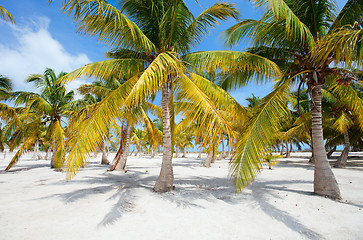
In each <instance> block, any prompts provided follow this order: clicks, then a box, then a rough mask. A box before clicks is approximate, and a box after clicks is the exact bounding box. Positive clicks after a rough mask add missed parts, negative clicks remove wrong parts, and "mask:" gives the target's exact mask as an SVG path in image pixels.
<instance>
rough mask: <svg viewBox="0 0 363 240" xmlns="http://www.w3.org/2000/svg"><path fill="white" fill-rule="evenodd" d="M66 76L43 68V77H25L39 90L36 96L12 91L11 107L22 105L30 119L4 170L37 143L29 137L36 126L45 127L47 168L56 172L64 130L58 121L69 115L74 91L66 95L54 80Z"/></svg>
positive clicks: (61, 151)
mask: <svg viewBox="0 0 363 240" xmlns="http://www.w3.org/2000/svg"><path fill="white" fill-rule="evenodd" d="M64 75H66V73H64V72H61V73H60V74H58V75H56V74H55V72H54V71H53V70H52V69H50V68H47V69H46V70H45V72H44V74H32V75H30V76H29V77H28V78H27V82H28V83H33V84H34V85H35V87H37V88H38V89H39V90H40V93H34V92H16V93H14V94H15V98H16V99H15V104H17V105H20V104H21V105H25V106H26V108H27V113H26V114H28V115H29V116H28V117H27V119H28V118H30V119H32V120H31V121H30V123H31V124H30V125H29V124H28V125H29V130H28V131H27V129H28V128H24V127H23V128H22V130H23V131H25V132H24V134H23V135H24V138H23V139H22V142H23V144H22V147H21V148H20V149H19V151H18V153H19V154H16V155H15V156H14V158H13V159H12V160H11V162H10V163H9V165H8V167H7V170H9V169H10V168H11V166H12V165H14V164H15V163H16V162H17V161H18V160H19V158H20V157H21V155H22V153H23V152H24V151H25V150H26V149H27V148H28V146H29V145H30V144H32V143H34V141H37V139H38V138H37V137H36V136H38V135H36V134H31V132H33V131H34V132H37V131H38V130H37V129H40V125H46V126H47V134H46V135H47V136H48V137H49V139H51V144H52V146H53V147H52V149H53V155H52V158H51V167H52V168H57V169H59V168H60V167H61V166H62V164H63V161H64V156H65V150H66V146H65V141H66V135H65V130H64V128H63V126H62V118H64V117H66V116H69V115H70V113H71V112H72V109H71V107H72V106H73V104H74V103H73V102H72V100H73V96H74V92H73V91H70V92H67V91H66V88H65V86H64V85H63V84H62V83H59V82H58V79H59V78H61V77H62V76H64Z"/></svg>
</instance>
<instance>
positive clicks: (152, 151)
mask: <svg viewBox="0 0 363 240" xmlns="http://www.w3.org/2000/svg"><path fill="white" fill-rule="evenodd" d="M154 157H155V151H154V148H151V158H154Z"/></svg>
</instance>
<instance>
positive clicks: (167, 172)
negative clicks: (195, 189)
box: [154, 83, 174, 192]
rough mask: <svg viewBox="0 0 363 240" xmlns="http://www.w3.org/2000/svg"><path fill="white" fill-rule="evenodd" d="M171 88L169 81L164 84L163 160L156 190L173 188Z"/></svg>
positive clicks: (166, 190)
mask: <svg viewBox="0 0 363 240" xmlns="http://www.w3.org/2000/svg"><path fill="white" fill-rule="evenodd" d="M169 103H170V89H169V86H168V84H167V83H163V86H162V100H161V106H162V110H163V147H164V148H163V160H162V163H161V170H160V175H159V177H158V179H157V180H156V182H155V186H154V190H155V191H156V192H169V191H171V190H173V182H174V173H173V164H172V159H173V149H172V141H171V137H172V136H171V127H170V108H169Z"/></svg>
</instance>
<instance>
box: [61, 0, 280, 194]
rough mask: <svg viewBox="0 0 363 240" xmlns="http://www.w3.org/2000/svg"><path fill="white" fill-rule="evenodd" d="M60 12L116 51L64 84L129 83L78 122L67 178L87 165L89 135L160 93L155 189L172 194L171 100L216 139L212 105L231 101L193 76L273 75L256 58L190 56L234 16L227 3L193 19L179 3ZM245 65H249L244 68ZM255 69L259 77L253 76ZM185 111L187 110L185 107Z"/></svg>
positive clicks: (100, 5) (69, 6)
mask: <svg viewBox="0 0 363 240" xmlns="http://www.w3.org/2000/svg"><path fill="white" fill-rule="evenodd" d="M64 5H65V6H64V9H65V11H68V13H72V12H73V14H74V18H75V20H77V21H78V23H79V29H78V30H79V31H80V32H83V33H87V34H90V35H92V36H98V39H99V40H100V41H103V42H105V43H107V44H109V45H110V46H111V47H112V48H114V49H115V50H114V51H113V54H117V55H118V57H117V59H113V60H106V61H102V62H97V63H92V64H89V65H86V66H85V67H82V68H80V69H78V70H76V71H74V72H72V73H70V74H68V75H67V76H66V77H65V78H63V80H64V81H70V80H72V79H75V78H78V77H81V76H91V77H100V76H102V77H103V78H105V77H107V76H110V75H112V76H114V77H118V78H121V77H126V78H127V79H129V80H128V81H126V83H125V84H123V85H122V86H121V87H120V88H118V89H117V90H115V91H114V92H113V93H112V94H110V95H109V97H108V98H106V99H104V100H103V101H102V102H101V104H100V106H99V108H98V110H97V112H95V113H94V114H93V117H92V119H89V120H88V121H84V123H82V124H87V126H80V128H79V129H80V131H79V133H78V134H77V136H73V138H74V139H77V144H76V141H75V140H74V141H73V140H71V142H70V146H71V149H70V153H69V156H68V160H67V169H68V172H69V173H70V175H69V176H71V175H72V174H74V173H75V171H76V170H78V169H79V167H80V166H81V165H82V162H86V160H87V159H86V157H85V154H86V153H87V151H88V150H89V149H90V147H89V146H91V145H92V144H93V142H92V139H96V138H95V135H98V134H101V133H102V131H104V128H105V126H102V122H106V123H108V122H111V121H113V119H114V118H115V117H116V116H117V115H118V114H120V112H121V111H120V108H121V109H132V108H133V107H134V106H137V105H138V104H140V103H141V102H142V101H144V100H145V99H148V98H150V97H151V96H153V95H155V94H156V93H157V92H158V91H161V96H162V101H161V106H162V114H163V159H162V166H161V171H160V175H159V177H158V179H157V181H156V183H155V188H154V189H155V191H157V192H166V191H170V190H172V189H173V180H174V175H173V168H172V128H173V126H174V123H173V118H174V117H173V116H174V110H173V106H174V105H173V99H174V96H177V98H179V99H184V100H186V101H185V102H187V101H192V102H194V103H195V105H193V106H197V108H196V109H194V110H195V111H194V112H195V115H194V118H196V119H197V118H199V120H200V121H201V122H204V123H205V125H206V126H208V127H207V129H208V132H209V133H210V134H213V137H214V138H216V137H217V136H218V134H219V132H221V131H224V132H226V133H229V134H230V133H231V129H230V126H229V124H228V122H227V121H226V120H225V119H224V118H223V116H222V115H221V114H220V112H219V111H218V110H217V106H222V105H226V106H228V105H229V106H231V105H232V104H233V103H234V100H233V99H232V98H231V97H230V95H229V94H227V93H226V92H225V91H223V90H222V89H220V88H219V87H218V86H216V85H215V84H213V83H212V82H210V81H208V79H206V78H204V77H202V76H201V75H199V74H197V73H196V72H200V71H201V70H203V69H204V68H205V67H209V68H212V66H213V67H216V66H220V68H221V69H222V70H221V71H224V72H225V73H227V72H232V71H234V72H237V71H238V72H242V71H244V70H246V72H244V73H243V74H242V75H244V76H245V77H247V76H248V77H249V76H251V75H254V76H256V77H259V79H262V78H264V77H265V76H266V75H267V76H271V75H276V74H278V73H279V69H278V68H277V67H276V65H275V64H273V63H272V62H270V61H268V60H266V59H265V58H262V57H258V56H256V55H254V54H249V53H239V52H232V51H215V52H198V53H191V49H192V48H193V47H194V46H196V45H197V44H198V43H199V42H200V41H201V39H202V37H203V36H205V35H206V34H207V33H208V32H209V30H210V29H211V28H213V27H214V26H216V25H217V24H218V21H219V20H225V19H227V18H228V17H234V18H236V17H237V11H236V9H235V8H234V6H233V5H231V4H227V3H217V4H214V5H213V6H212V7H210V8H208V9H206V10H204V11H203V12H202V13H201V14H200V15H199V16H197V17H195V16H194V15H193V14H192V13H191V11H190V10H189V9H188V7H187V6H186V4H185V3H184V1H182V0H166V1H159V0H146V1H128V0H123V1H121V2H120V7H121V10H119V9H117V8H115V7H113V6H112V5H110V4H108V3H107V2H106V1H104V0H93V1H76V0H69V1H65V2H64ZM247 59H250V62H252V61H253V62H254V64H253V65H251V64H250V62H249V63H246V61H243V60H247ZM247 70H248V71H247ZM255 70H257V71H258V72H257V73H256V74H255ZM135 72H137V73H136V74H135ZM130 75H131V76H130ZM184 108H185V109H187V108H188V105H185V106H184ZM202 113H208V114H202ZM171 120H172V123H171ZM96 125H97V129H96ZM90 129H92V131H91V130H90ZM212 131H213V132H212ZM91 134H93V135H91ZM80 155H82V157H79V156H80ZM80 161H81V162H80Z"/></svg>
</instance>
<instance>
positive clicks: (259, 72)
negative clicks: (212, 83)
mask: <svg viewBox="0 0 363 240" xmlns="http://www.w3.org/2000/svg"><path fill="white" fill-rule="evenodd" d="M184 61H186V62H187V64H190V66H191V68H192V69H193V70H195V72H197V73H200V72H207V73H216V74H218V73H219V74H221V75H225V76H229V77H228V78H226V79H227V80H226V82H225V83H224V84H222V86H224V87H223V88H224V89H227V90H232V89H236V88H239V87H241V86H244V85H246V84H247V83H248V82H249V81H251V79H252V81H255V82H257V83H264V82H267V81H269V79H270V78H275V77H279V76H281V72H280V69H279V67H278V66H277V65H276V64H275V63H274V62H272V61H270V60H268V59H266V58H264V57H261V56H258V55H255V54H251V53H247V52H234V51H206V52H196V53H191V54H188V55H186V56H184ZM217 69H218V70H217ZM216 71H218V72H216Z"/></svg>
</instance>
